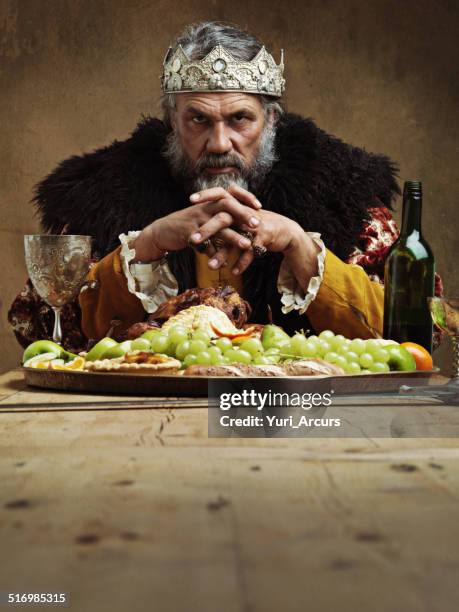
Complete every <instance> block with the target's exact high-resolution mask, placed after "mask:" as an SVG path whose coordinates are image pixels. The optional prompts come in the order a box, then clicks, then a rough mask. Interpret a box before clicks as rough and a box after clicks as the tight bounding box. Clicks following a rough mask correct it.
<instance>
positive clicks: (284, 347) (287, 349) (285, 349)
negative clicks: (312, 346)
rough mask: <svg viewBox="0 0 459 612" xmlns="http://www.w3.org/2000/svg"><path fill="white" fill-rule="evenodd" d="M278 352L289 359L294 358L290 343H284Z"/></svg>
mask: <svg viewBox="0 0 459 612" xmlns="http://www.w3.org/2000/svg"><path fill="white" fill-rule="evenodd" d="M280 352H281V353H283V354H284V355H290V356H291V357H294V356H295V355H296V353H295V351H294V350H293V347H292V343H291V342H286V343H285V344H283V345H282V346H281V350H280Z"/></svg>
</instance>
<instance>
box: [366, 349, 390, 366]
mask: <svg viewBox="0 0 459 612" xmlns="http://www.w3.org/2000/svg"><path fill="white" fill-rule="evenodd" d="M368 352H369V353H370V354H371V355H372V356H373V359H374V361H375V362H376V361H377V362H379V363H387V362H388V361H389V351H387V350H386V349H385V348H382V346H377V347H375V348H372V347H370V349H368Z"/></svg>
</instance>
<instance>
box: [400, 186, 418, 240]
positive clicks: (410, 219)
mask: <svg viewBox="0 0 459 612" xmlns="http://www.w3.org/2000/svg"><path fill="white" fill-rule="evenodd" d="M421 215H422V197H421V196H420V195H419V194H406V195H405V198H404V200H403V215H402V229H401V235H402V236H409V235H410V234H412V233H413V232H418V234H419V235H421Z"/></svg>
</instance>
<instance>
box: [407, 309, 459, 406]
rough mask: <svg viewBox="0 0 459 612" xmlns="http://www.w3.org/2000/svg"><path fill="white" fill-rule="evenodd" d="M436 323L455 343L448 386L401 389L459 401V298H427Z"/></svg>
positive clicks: (423, 395) (424, 395)
mask: <svg viewBox="0 0 459 612" xmlns="http://www.w3.org/2000/svg"><path fill="white" fill-rule="evenodd" d="M427 301H428V303H429V308H430V314H431V315H432V320H433V322H434V323H436V324H437V325H438V327H440V329H442V330H443V331H444V332H446V333H447V334H448V335H449V336H450V337H451V340H452V343H453V376H452V378H451V380H450V381H449V382H448V383H447V384H446V385H438V386H427V387H401V388H400V392H401V393H405V394H409V395H420V396H422V397H432V398H434V399H440V400H445V401H446V400H449V401H451V402H454V403H455V402H456V401H458V400H459V297H453V298H448V297H432V298H427Z"/></svg>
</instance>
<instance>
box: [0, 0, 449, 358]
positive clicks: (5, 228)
mask: <svg viewBox="0 0 459 612" xmlns="http://www.w3.org/2000/svg"><path fill="white" fill-rule="evenodd" d="M203 19H219V20H232V21H235V22H237V23H239V24H240V25H242V26H244V27H247V28H248V29H249V30H251V31H253V32H254V33H255V34H257V35H258V36H259V37H260V38H261V39H262V40H263V41H264V42H265V44H266V45H267V46H268V47H270V48H271V50H272V51H274V53H275V55H276V58H277V57H278V55H277V54H278V51H279V49H280V48H281V47H283V48H284V49H285V53H286V56H285V57H286V78H287V96H286V100H287V104H288V107H289V110H292V111H296V112H299V113H302V114H304V115H307V116H311V117H313V118H314V119H315V120H316V121H317V122H318V124H319V125H320V126H321V127H322V128H323V129H325V130H327V131H329V132H331V133H333V134H335V135H337V136H339V137H341V138H342V139H344V140H347V141H348V142H351V143H353V144H355V145H360V146H365V147H366V148H367V149H368V150H370V151H375V152H384V153H386V154H388V155H390V156H391V157H392V158H393V159H395V160H397V161H398V162H399V163H400V168H401V171H400V180H401V181H403V180H404V179H407V178H419V179H422V180H423V181H424V192H425V205H424V227H425V233H426V236H427V238H428V240H429V241H430V243H431V245H432V247H433V250H434V253H435V254H436V259H437V267H438V270H439V271H440V273H441V274H442V275H443V278H444V281H445V286H446V290H447V292H448V293H450V294H456V295H458V294H459V279H458V275H457V268H458V264H457V260H458V255H459V237H458V221H459V213H458V208H457V189H458V185H457V167H458V131H459V130H458V106H459V95H458V93H459V92H458V83H457V55H458V45H457V36H458V25H459V3H458V2H456V1H455V0H451V1H449V0H431V1H427V0H366V1H363V0H284V1H283V2H279V1H278V0H251V1H250V2H248V1H244V2H239V1H237V0H233V1H232V2H228V0H223V1H222V0H194V1H190V0H184V1H183V0H182V1H181V2H175V3H173V2H171V1H170V0H158V1H156V2H152V1H149V0H0V92H1V93H0V133H1V140H0V205H1V211H2V215H1V220H0V232H1V240H0V249H1V252H0V261H1V267H2V272H1V281H2V291H1V313H0V342H1V347H2V351H1V352H0V370H1V369H6V368H8V367H12V366H14V365H15V364H17V362H18V357H19V355H20V350H19V348H18V347H17V346H16V344H15V341H14V340H13V336H12V334H11V332H10V331H9V329H8V325H7V323H6V312H7V308H8V305H9V304H10V302H11V300H12V298H13V296H14V295H15V293H16V292H17V291H18V289H19V288H20V287H21V286H22V284H23V282H24V279H25V267H24V262H23V247H22V235H23V234H24V233H31V232H35V231H37V230H38V224H37V222H36V221H35V220H34V219H33V217H32V209H31V206H30V205H29V203H28V202H29V200H30V198H31V194H32V188H33V185H34V184H35V183H36V182H37V181H38V180H39V179H40V178H41V177H43V176H44V175H45V174H46V173H47V172H49V171H50V170H51V169H52V168H53V167H54V166H55V164H56V163H57V162H58V161H59V160H61V159H63V158H65V157H67V156H69V155H71V154H78V153H80V152H82V151H86V150H88V149H91V148H93V147H96V146H99V145H103V144H106V143H108V142H109V141H111V140H112V139H114V138H120V139H122V138H125V137H126V136H127V135H128V134H129V132H130V131H131V130H132V129H133V127H134V125H135V123H136V120H137V119H138V117H139V115H140V114H142V113H155V112H156V99H157V96H158V95H159V81H158V75H159V74H160V68H161V62H162V59H163V56H164V53H165V50H166V48H167V46H168V44H169V43H170V42H171V39H172V37H173V35H174V34H175V33H176V32H177V31H179V30H180V29H182V28H183V27H184V26H185V25H186V24H188V23H190V22H193V21H198V20H203ZM447 349H448V347H447V345H446V348H443V349H441V350H440V360H441V362H443V363H444V362H445V356H446V351H447Z"/></svg>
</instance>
